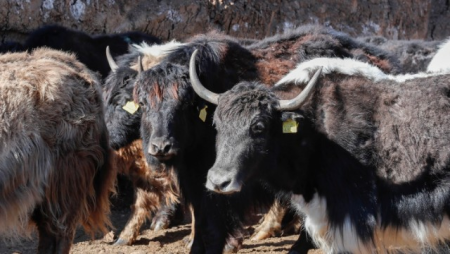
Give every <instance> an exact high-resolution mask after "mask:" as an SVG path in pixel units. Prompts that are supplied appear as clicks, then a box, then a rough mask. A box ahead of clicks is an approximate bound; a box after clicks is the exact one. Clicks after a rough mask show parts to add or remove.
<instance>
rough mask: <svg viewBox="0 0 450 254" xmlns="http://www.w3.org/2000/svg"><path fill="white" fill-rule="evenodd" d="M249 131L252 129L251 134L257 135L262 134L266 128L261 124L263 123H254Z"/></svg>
mask: <svg viewBox="0 0 450 254" xmlns="http://www.w3.org/2000/svg"><path fill="white" fill-rule="evenodd" d="M251 129H252V132H253V133H254V134H259V133H262V132H264V130H265V129H266V127H265V126H264V123H263V122H257V123H255V124H253V125H252V127H251Z"/></svg>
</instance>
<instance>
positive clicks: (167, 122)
mask: <svg viewBox="0 0 450 254" xmlns="http://www.w3.org/2000/svg"><path fill="white" fill-rule="evenodd" d="M188 80H189V74H188V70H187V68H186V67H184V66H181V65H177V64H171V63H162V64H160V65H158V66H155V67H153V68H152V69H149V70H147V71H145V72H143V73H141V74H140V75H139V77H138V80H137V81H136V86H135V96H136V100H138V101H139V105H140V107H141V108H142V110H143V112H142V121H141V136H142V140H143V149H144V153H145V154H146V157H147V161H148V163H149V164H150V165H151V166H153V167H154V168H155V169H157V170H161V169H163V168H167V167H166V166H167V165H170V166H172V165H174V164H176V163H177V162H180V161H181V160H182V158H183V156H184V154H185V153H186V151H187V150H188V149H189V148H190V147H191V146H192V145H193V143H194V140H195V138H196V136H198V135H197V134H196V131H197V130H198V129H197V128H196V125H197V124H198V123H200V121H201V120H200V119H199V118H198V105H196V103H195V102H194V98H195V97H194V92H193V90H192V88H191V86H190V85H189V82H188ZM202 124H204V123H202Z"/></svg>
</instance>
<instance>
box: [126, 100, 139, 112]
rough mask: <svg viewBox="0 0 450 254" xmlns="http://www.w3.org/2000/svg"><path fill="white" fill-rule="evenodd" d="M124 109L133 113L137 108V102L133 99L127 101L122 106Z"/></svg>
mask: <svg viewBox="0 0 450 254" xmlns="http://www.w3.org/2000/svg"><path fill="white" fill-rule="evenodd" d="M122 108H123V109H124V110H125V111H127V112H128V113H130V114H134V113H135V112H136V111H137V110H138V109H139V104H137V103H136V102H134V101H129V102H127V104H125V106H123V107H122Z"/></svg>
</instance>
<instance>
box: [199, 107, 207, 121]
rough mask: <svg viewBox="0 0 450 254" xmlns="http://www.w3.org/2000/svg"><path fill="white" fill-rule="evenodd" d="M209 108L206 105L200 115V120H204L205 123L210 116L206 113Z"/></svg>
mask: <svg viewBox="0 0 450 254" xmlns="http://www.w3.org/2000/svg"><path fill="white" fill-rule="evenodd" d="M207 108H208V106H206V105H205V107H203V108H202V109H201V110H200V114H199V115H198V117H199V118H200V120H202V121H203V122H205V121H206V116H207V115H208V113H207V112H206V109H207Z"/></svg>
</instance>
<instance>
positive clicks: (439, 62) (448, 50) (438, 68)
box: [427, 39, 450, 73]
mask: <svg viewBox="0 0 450 254" xmlns="http://www.w3.org/2000/svg"><path fill="white" fill-rule="evenodd" d="M449 58H450V39H448V40H447V41H445V42H444V43H442V44H441V45H440V46H439V50H438V51H437V52H436V55H434V57H433V59H431V62H430V63H429V64H428V67H427V72H432V73H440V72H441V73H442V72H443V73H449V72H450V61H449Z"/></svg>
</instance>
